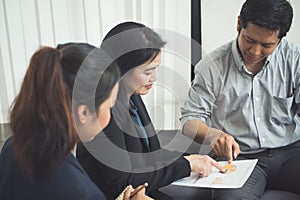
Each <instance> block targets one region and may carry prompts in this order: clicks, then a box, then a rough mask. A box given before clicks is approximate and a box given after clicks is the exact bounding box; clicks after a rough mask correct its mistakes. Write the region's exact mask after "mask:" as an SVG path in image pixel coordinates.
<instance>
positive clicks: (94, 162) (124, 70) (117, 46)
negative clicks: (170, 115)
mask: <svg viewBox="0 0 300 200" xmlns="http://www.w3.org/2000/svg"><path fill="white" fill-rule="evenodd" d="M164 45H165V42H164V41H163V40H162V39H161V38H160V36H159V35H158V34H157V33H155V32H154V31H153V30H152V29H150V28H148V27H145V26H144V25H142V24H139V23H134V22H125V23H121V24H119V25H117V26H116V27H114V28H113V29H112V30H111V31H110V32H109V33H108V34H107V35H106V37H105V38H104V40H103V42H102V44H101V48H102V49H104V50H105V51H106V52H107V53H108V55H110V56H111V58H112V60H114V61H115V62H116V64H117V65H118V66H119V68H120V71H121V75H122V78H121V80H120V82H119V83H120V88H119V93H118V98H117V101H116V105H115V106H114V108H113V109H112V118H111V120H110V123H109V125H108V126H107V127H106V128H105V129H104V130H103V134H99V135H98V136H97V137H95V138H94V140H93V141H91V142H88V143H84V144H81V145H79V146H78V148H77V157H78V159H79V161H80V163H81V164H82V165H83V167H84V168H85V169H86V171H87V173H88V174H89V176H90V177H91V179H92V180H93V181H94V182H95V183H96V185H97V186H98V187H99V188H100V189H101V190H102V191H103V192H104V193H105V195H106V196H107V197H108V199H114V198H115V197H116V196H117V194H118V193H119V192H120V191H121V190H122V189H123V188H124V186H126V185H128V184H132V185H133V186H137V185H140V184H142V183H143V182H145V181H146V182H148V183H149V186H148V188H147V191H148V194H149V195H150V196H152V197H154V198H159V199H162V198H164V199H165V198H166V197H161V196H159V195H162V194H159V192H158V191H157V189H159V188H160V187H162V186H165V185H168V184H170V183H171V182H173V181H175V180H177V179H180V178H183V177H186V176H189V175H190V173H191V172H197V173H199V174H200V175H202V176H207V175H208V174H209V173H210V171H211V168H212V166H215V167H217V168H218V169H219V170H221V171H222V170H223V169H222V167H221V166H220V165H219V164H218V163H216V161H214V160H213V159H212V158H210V157H208V156H201V155H182V153H180V152H176V151H169V150H166V149H162V148H161V146H160V143H159V140H158V137H157V135H156V131H155V129H154V127H153V125H152V123H151V120H150V117H149V115H148V112H147V110H146V107H145V105H144V103H143V101H142V99H141V96H140V95H145V94H147V93H148V91H149V90H150V89H151V88H152V83H153V82H154V81H155V80H156V68H157V67H158V66H159V64H160V59H161V48H162V47H163V46H164Z"/></svg>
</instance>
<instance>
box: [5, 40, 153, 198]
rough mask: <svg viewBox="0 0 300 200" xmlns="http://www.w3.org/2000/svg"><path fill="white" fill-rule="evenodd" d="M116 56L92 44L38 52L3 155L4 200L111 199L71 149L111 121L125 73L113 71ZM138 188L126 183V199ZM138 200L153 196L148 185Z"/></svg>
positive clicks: (13, 114) (13, 115) (12, 117)
mask: <svg viewBox="0 0 300 200" xmlns="http://www.w3.org/2000/svg"><path fill="white" fill-rule="evenodd" d="M109 63H110V59H108V57H107V56H106V55H105V54H104V53H101V52H100V50H99V49H98V48H95V47H93V46H91V45H88V44H84V43H80V44H75V43H68V44H64V45H59V46H58V47H57V48H51V47H43V48H41V49H40V50H38V51H37V52H36V53H35V54H34V55H33V56H32V58H31V61H30V64H29V68H28V70H27V72H26V75H25V78H24V80H23V83H22V86H21V90H20V92H19V94H18V96H17V98H16V99H15V101H14V104H13V108H12V111H11V115H10V127H11V130H12V133H13V135H12V137H11V138H9V139H8V140H7V141H6V143H5V144H4V146H3V149H2V151H1V154H0V199H1V200H17V199H25V200H27V199H28V200H29V199H30V200H32V199H43V200H54V199H56V200H79V199H84V200H88V199H90V200H94V199H98V200H100V199H106V198H105V196H104V194H103V193H102V192H101V191H100V190H99V189H98V188H97V187H96V185H95V184H94V183H93V182H92V181H91V180H90V178H89V177H88V175H87V174H86V172H85V171H84V169H83V168H82V167H81V165H80V164H79V163H78V161H77V159H76V158H75V157H74V156H73V155H72V154H71V151H72V149H74V147H75V145H76V143H77V142H78V141H79V139H81V140H82V141H88V140H91V139H92V138H93V137H95V135H97V134H98V133H99V132H100V131H101V130H102V129H103V128H104V127H105V126H106V125H107V124H108V122H109V119H110V109H111V107H112V106H113V104H114V101H115V98H116V94H117V90H118V84H117V81H118V74H119V72H118V70H117V68H116V67H112V68H110V69H109V70H105V68H106V67H107V66H108V65H109ZM101 75H102V76H101ZM100 77H101V78H100ZM91 80H94V81H91ZM74 122H76V124H75V123H74ZM132 192H133V188H132V187H128V188H126V191H125V194H124V200H129V199H130V194H131V193H132ZM131 199H139V200H142V199H147V198H146V196H145V190H141V192H139V193H138V194H137V195H136V196H134V197H133V198H131Z"/></svg>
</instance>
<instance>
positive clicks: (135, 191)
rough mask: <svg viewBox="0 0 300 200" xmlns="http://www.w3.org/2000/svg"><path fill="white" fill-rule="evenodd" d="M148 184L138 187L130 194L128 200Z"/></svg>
mask: <svg viewBox="0 0 300 200" xmlns="http://www.w3.org/2000/svg"><path fill="white" fill-rule="evenodd" d="M147 186H148V183H144V184H143V185H140V186H138V187H137V188H136V189H135V190H134V191H133V192H132V193H131V194H130V198H132V197H133V196H134V195H136V194H137V193H138V192H139V191H141V190H142V189H143V188H145V187H147Z"/></svg>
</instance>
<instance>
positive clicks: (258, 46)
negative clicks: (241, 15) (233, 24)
mask: <svg viewBox="0 0 300 200" xmlns="http://www.w3.org/2000/svg"><path fill="white" fill-rule="evenodd" d="M237 30H238V31H239V36H238V47H239V50H240V52H241V56H242V58H243V61H244V64H245V66H246V67H247V68H248V69H249V68H250V69H252V68H255V67H262V66H263V64H264V60H265V58H266V57H267V56H269V55H270V54H271V53H272V52H273V51H274V50H275V48H276V47H277V45H278V43H279V42H280V39H279V38H278V34H279V30H278V31H271V30H268V29H266V28H263V27H260V26H257V25H254V24H252V23H251V22H248V24H247V26H246V28H245V29H243V28H241V27H240V19H239V20H238V25H237Z"/></svg>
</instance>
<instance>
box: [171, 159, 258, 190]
mask: <svg viewBox="0 0 300 200" xmlns="http://www.w3.org/2000/svg"><path fill="white" fill-rule="evenodd" d="M257 161H258V160H257V159H251V160H236V161H233V162H232V163H230V164H228V162H227V161H220V162H218V163H220V164H221V165H222V166H223V167H224V169H225V170H226V172H225V173H221V172H219V170H218V169H216V168H215V167H213V169H212V173H211V174H210V175H209V176H207V177H200V176H199V175H198V174H196V173H191V175H190V176H189V177H186V178H183V179H179V180H177V181H174V182H173V183H172V184H173V185H179V186H189V187H203V188H240V187H242V186H243V185H244V183H245V182H246V181H247V179H248V178H249V176H250V174H251V173H252V171H253V169H254V167H255V165H256V163H257Z"/></svg>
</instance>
